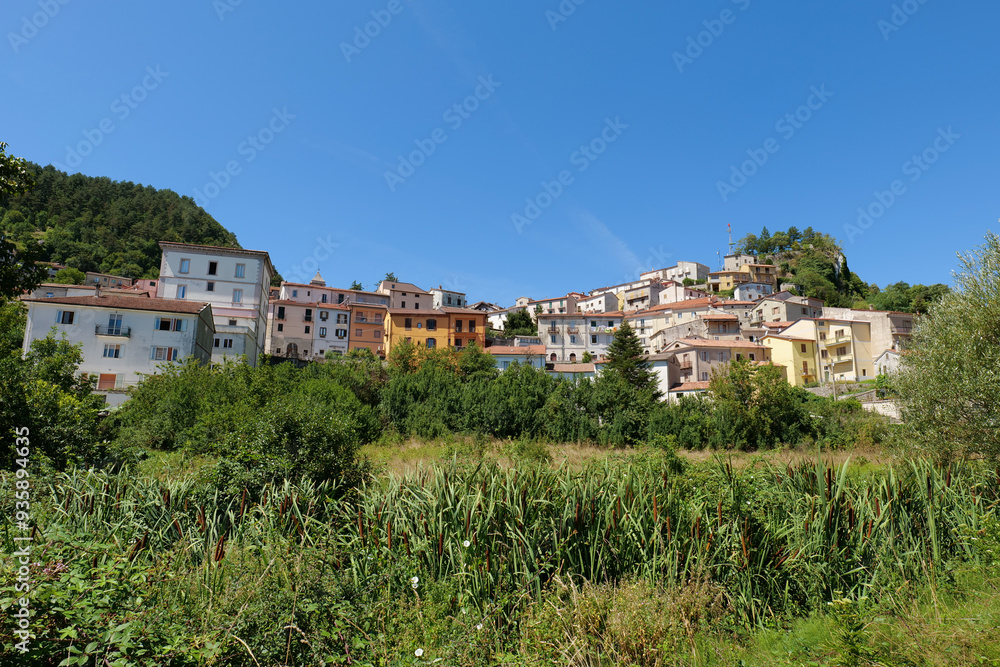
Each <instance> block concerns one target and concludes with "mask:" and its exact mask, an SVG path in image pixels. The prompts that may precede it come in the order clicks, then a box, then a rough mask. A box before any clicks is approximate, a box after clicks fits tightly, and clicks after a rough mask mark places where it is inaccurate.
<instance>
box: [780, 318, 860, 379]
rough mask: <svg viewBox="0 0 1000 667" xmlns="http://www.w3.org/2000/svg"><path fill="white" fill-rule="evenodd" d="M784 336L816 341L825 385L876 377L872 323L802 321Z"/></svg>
mask: <svg viewBox="0 0 1000 667" xmlns="http://www.w3.org/2000/svg"><path fill="white" fill-rule="evenodd" d="M781 334H782V335H784V336H791V337H796V338H803V339H807V340H814V341H816V351H817V354H816V358H815V364H816V368H817V372H818V374H819V376H820V378H819V379H820V381H822V382H829V381H831V380H833V379H836V380H838V381H855V380H866V379H871V378H873V377H875V360H874V356H873V354H872V340H871V323H870V322H863V321H860V320H841V319H835V318H827V317H824V318H817V319H811V318H809V319H801V320H798V321H797V322H793V323H792V324H791V325H789V326H788V327H786V328H785V329H783V330H782V331H781Z"/></svg>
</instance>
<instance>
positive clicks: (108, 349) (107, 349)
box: [104, 344, 122, 359]
mask: <svg viewBox="0 0 1000 667" xmlns="http://www.w3.org/2000/svg"><path fill="white" fill-rule="evenodd" d="M121 356H122V346H121V345H108V344H105V345H104V358H105V359H118V358H120V357H121Z"/></svg>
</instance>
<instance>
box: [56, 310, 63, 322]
mask: <svg viewBox="0 0 1000 667" xmlns="http://www.w3.org/2000/svg"><path fill="white" fill-rule="evenodd" d="M56 324H62V311H61V310H57V311H56Z"/></svg>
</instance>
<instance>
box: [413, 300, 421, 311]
mask: <svg viewBox="0 0 1000 667" xmlns="http://www.w3.org/2000/svg"><path fill="white" fill-rule="evenodd" d="M413 310H420V302H419V301H418V302H417V303H415V304H413Z"/></svg>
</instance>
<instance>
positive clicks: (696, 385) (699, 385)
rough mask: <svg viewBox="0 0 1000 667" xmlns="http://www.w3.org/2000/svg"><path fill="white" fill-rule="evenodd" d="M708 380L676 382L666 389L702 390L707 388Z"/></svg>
mask: <svg viewBox="0 0 1000 667" xmlns="http://www.w3.org/2000/svg"><path fill="white" fill-rule="evenodd" d="M709 384H710V383H708V382H678V383H676V384H674V385H673V386H672V387H670V389H669V390H668V391H704V390H706V389H708V385H709Z"/></svg>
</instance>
